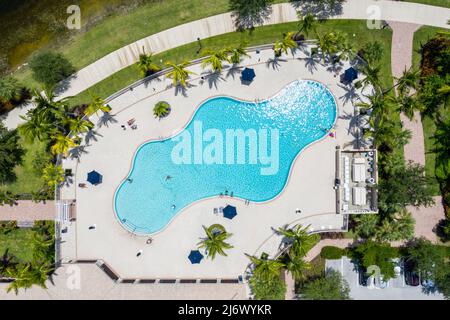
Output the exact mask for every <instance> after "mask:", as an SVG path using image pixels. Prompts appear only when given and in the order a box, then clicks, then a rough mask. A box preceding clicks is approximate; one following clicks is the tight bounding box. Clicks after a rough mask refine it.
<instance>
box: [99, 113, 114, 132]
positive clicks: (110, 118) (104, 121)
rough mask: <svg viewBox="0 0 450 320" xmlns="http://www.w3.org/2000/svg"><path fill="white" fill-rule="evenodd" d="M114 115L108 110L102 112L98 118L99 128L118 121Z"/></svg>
mask: <svg viewBox="0 0 450 320" xmlns="http://www.w3.org/2000/svg"><path fill="white" fill-rule="evenodd" d="M114 117H115V115H112V114H110V113H109V112H106V113H103V115H102V116H101V117H100V118H99V119H98V122H97V126H98V127H99V128H101V127H103V126H106V127H109V124H113V123H117V122H118V121H117V120H116V119H115V118H114Z"/></svg>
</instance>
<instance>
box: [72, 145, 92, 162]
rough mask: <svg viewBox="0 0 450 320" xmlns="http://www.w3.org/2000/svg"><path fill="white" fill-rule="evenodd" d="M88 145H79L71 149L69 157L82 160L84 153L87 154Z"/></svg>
mask: <svg viewBox="0 0 450 320" xmlns="http://www.w3.org/2000/svg"><path fill="white" fill-rule="evenodd" d="M87 153H88V152H87V151H86V146H78V147H75V148H73V149H71V150H70V151H69V157H70V159H72V160H75V159H76V160H77V161H80V158H81V156H82V155H83V154H87Z"/></svg>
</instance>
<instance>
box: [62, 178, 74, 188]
mask: <svg viewBox="0 0 450 320" xmlns="http://www.w3.org/2000/svg"><path fill="white" fill-rule="evenodd" d="M62 184H63V186H64V187H70V186H71V185H72V184H73V177H71V176H66V177H65V178H64V181H63V183H62Z"/></svg>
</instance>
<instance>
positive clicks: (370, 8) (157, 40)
mask: <svg viewBox="0 0 450 320" xmlns="http://www.w3.org/2000/svg"><path fill="white" fill-rule="evenodd" d="M377 8H379V14H380V15H379V16H378V17H376V19H377V20H389V21H398V22H410V23H415V24H421V25H430V26H435V27H442V28H448V27H449V26H448V25H447V20H448V19H449V18H450V9H446V8H441V7H433V6H428V5H421V4H417V3H408V2H396V1H387V0H382V1H376V0H348V1H347V2H345V3H344V4H343V6H342V13H340V14H337V15H334V16H331V17H329V18H330V19H372V18H373V16H374V12H375V11H376V10H378V9H377ZM295 21H298V17H297V8H295V7H294V6H293V5H292V4H291V3H281V4H276V5H274V6H273V11H272V14H271V16H270V17H269V18H268V19H267V20H266V21H265V23H264V25H272V24H279V23H286V22H295ZM233 31H236V27H235V25H234V22H233V18H232V17H231V13H230V12H228V13H224V14H219V15H216V16H212V17H208V18H204V19H200V20H197V21H193V22H189V23H186V24H182V25H180V26H177V27H174V28H170V29H167V30H164V31H162V32H159V33H156V34H153V35H151V36H149V37H146V38H144V39H141V40H138V41H136V42H134V43H132V44H129V45H127V46H125V47H122V48H120V49H118V50H116V51H114V52H112V53H110V54H108V55H106V56H104V57H103V58H101V59H99V60H97V61H95V62H94V63H92V64H90V65H88V66H87V67H85V68H83V69H81V70H80V71H79V72H77V73H76V74H75V75H74V77H73V78H72V79H71V80H70V82H69V84H68V89H67V90H66V91H65V92H64V93H63V94H62V96H64V97H65V96H73V95H76V94H78V93H80V92H82V91H84V90H86V89H87V88H89V87H91V86H93V85H94V84H96V83H98V82H100V81H102V80H103V79H105V78H107V77H109V76H111V75H112V74H114V73H116V72H118V71H120V70H121V69H123V68H126V67H128V66H130V65H132V64H134V63H136V62H137V61H138V59H139V54H140V53H142V48H145V51H146V52H153V53H154V54H157V53H160V52H164V51H167V50H170V49H173V48H176V47H180V46H182V45H185V44H188V43H191V42H195V41H197V38H201V39H205V38H210V37H213V36H217V35H221V34H225V33H230V32H233Z"/></svg>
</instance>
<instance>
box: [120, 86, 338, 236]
mask: <svg viewBox="0 0 450 320" xmlns="http://www.w3.org/2000/svg"><path fill="white" fill-rule="evenodd" d="M335 120H336V103H335V100H334V97H333V95H332V94H331V92H330V91H329V90H328V89H327V88H326V87H325V86H324V85H322V84H320V83H318V82H314V81H310V80H304V81H303V80H298V81H295V82H293V83H291V84H289V85H287V86H286V87H285V88H283V89H282V90H281V91H280V92H279V93H278V94H277V95H275V96H274V97H272V98H270V99H268V100H265V101H260V102H245V101H239V100H236V99H233V98H230V97H216V98H212V99H209V100H207V101H205V102H204V103H203V104H202V105H201V106H200V107H199V108H198V109H197V111H196V113H195V114H194V116H193V118H192V119H191V121H190V122H189V124H188V125H187V126H186V127H185V129H184V130H183V131H182V132H180V133H178V134H177V135H176V136H174V137H172V138H170V139H166V140H162V141H152V142H148V143H145V144H143V145H142V146H141V147H140V148H139V149H138V151H137V152H136V154H135V156H134V159H133V164H132V168H131V171H130V173H129V175H128V177H127V178H126V179H124V181H123V182H122V183H121V185H120V186H119V187H118V188H117V190H116V194H115V198H114V208H115V213H116V215H117V218H118V220H119V221H120V223H121V224H122V225H123V226H124V227H125V228H126V229H128V230H129V231H131V232H134V233H137V234H152V233H155V232H158V231H160V230H162V229H163V228H164V227H165V226H166V225H168V224H169V222H170V221H171V220H172V219H173V218H174V217H175V216H176V215H177V213H179V212H180V211H181V210H182V209H183V208H184V207H186V206H188V205H189V204H191V203H193V202H195V201H197V200H200V199H204V198H208V197H212V196H219V195H221V194H222V195H233V197H238V198H241V199H246V200H250V201H252V202H264V201H268V200H270V199H273V198H274V197H276V196H277V195H278V194H279V193H280V192H281V191H282V190H283V188H284V186H285V184H286V182H287V179H288V177H289V172H290V168H291V165H292V163H293V161H294V160H295V158H296V157H297V155H298V154H299V152H300V151H301V150H302V149H303V148H305V147H306V146H308V145H309V144H311V143H313V142H314V141H317V140H319V139H321V138H322V137H324V136H325V135H326V134H327V131H328V130H329V129H330V128H332V126H333V124H334V122H335ZM199 128H200V129H201V131H199ZM233 130H236V131H235V132H237V131H239V130H242V131H243V132H245V133H249V135H248V136H244V138H245V137H247V139H244V140H241V142H242V141H244V142H245V144H244V145H242V144H239V142H238V138H236V140H234V142H235V144H234V145H232V147H230V149H228V147H229V146H230V144H228V143H227V142H228V139H226V138H228V137H229V135H228V134H229V133H230V132H233ZM253 131H254V132H256V135H252V134H250V133H252V132H253ZM199 132H200V133H199ZM264 132H265V134H264ZM207 136H208V137H207ZM195 137H200V138H203V139H204V140H203V141H200V142H199V141H198V139H195ZM212 137H214V138H212ZM230 137H231V136H230ZM255 137H256V139H258V138H259V140H257V142H256V144H252V143H251V141H252V140H251V138H255ZM264 137H265V138H266V140H265V141H266V143H264ZM277 137H278V138H277ZM219 138H220V139H219ZM221 139H222V142H223V144H222V147H223V149H222V150H221V148H222V147H221V145H220V144H217V142H218V141H219V140H221ZM191 140H192V141H191ZM230 141H231V139H230ZM213 142H214V144H213ZM210 144H211V145H213V147H216V148H212V149H214V151H211V145H210ZM208 145H210V146H209V147H208ZM255 145H256V146H257V147H256V149H255V150H256V151H255V150H253V149H254V148H253V147H255ZM180 146H184V147H188V146H192V150H191V152H190V153H189V152H188V151H186V150H187V149H186V148H185V149H183V152H181V151H180ZM199 146H201V149H200V150H203V151H204V154H198V153H197V152H196V150H198V149H199V148H198V147H199ZM261 146H263V148H262V147H261ZM233 147H234V148H233ZM240 147H244V149H242V148H241V149H239V148H240ZM208 148H209V149H208ZM264 148H265V149H264ZM277 149H278V150H277ZM253 151H255V152H256V155H255V152H253ZM208 152H209V153H208ZM242 152H244V154H243V158H239V156H240V155H242ZM174 155H175V156H176V157H178V156H179V157H180V158H182V159H181V160H180V159H178V158H176V159H175V158H174ZM208 155H210V157H209V158H211V156H214V157H215V158H214V159H212V160H211V159H208ZM269 155H270V157H272V158H273V159H272V161H271V162H270V164H269V162H268V161H267V159H268V156H269ZM220 156H222V158H221V157H220ZM228 157H229V158H228ZM276 158H278V159H276ZM183 159H184V160H183ZM220 159H222V160H220ZM233 159H234V162H233V161H232V160H233ZM239 159H240V160H239ZM228 160H230V161H228ZM242 160H244V161H242ZM183 161H184V162H183ZM276 162H278V168H277V167H276ZM225 202H226V200H224V204H225ZM211 214H212V208H211Z"/></svg>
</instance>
